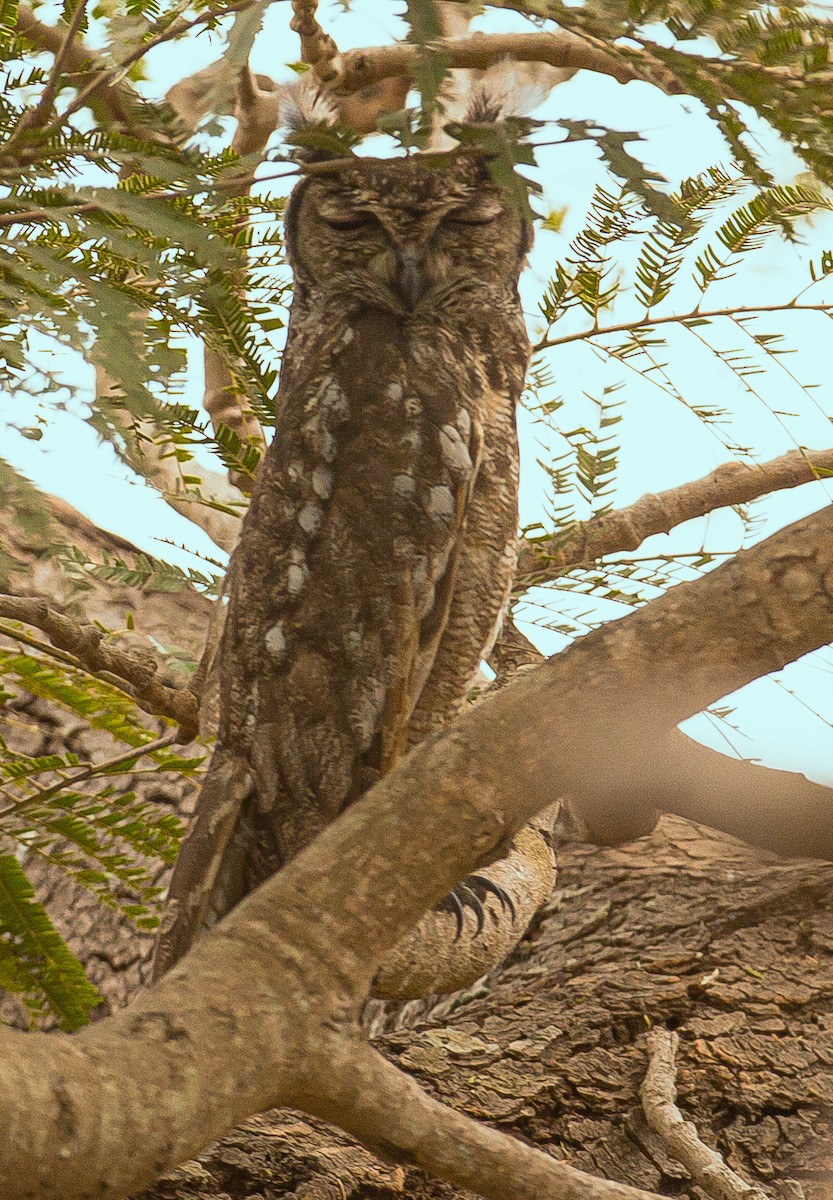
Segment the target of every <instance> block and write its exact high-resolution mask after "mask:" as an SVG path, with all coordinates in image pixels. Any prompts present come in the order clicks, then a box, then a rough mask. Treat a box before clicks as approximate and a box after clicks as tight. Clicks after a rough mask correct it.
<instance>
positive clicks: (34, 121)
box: [7, 0, 87, 145]
mask: <svg viewBox="0 0 833 1200" xmlns="http://www.w3.org/2000/svg"><path fill="white" fill-rule="evenodd" d="M86 11H87V0H76V2H75V10H74V12H73V14H72V19H71V21H70V22H69V25H68V26H67V28H66V31H65V32H64V39H63V41H62V42H61V44H60V46H58V48H57V50H56V51H55V58H54V61H53V63H52V69H51V71H50V72H49V78H48V79H47V81H46V84H45V85H44V89H43V91H42V92H41V94H40V98H39V99H38V102H37V104H36V105H35V107H34V108H32V109H29V110H28V111H27V112H26V113H25V114H24V117H23V119H22V121H21V123H20V125H19V127H18V129H16V130H14V131H13V133H12V134H11V137H10V138H9V141H10V142H12V141H14V140H15V138H16V137H17V136H18V132H21V133H22V132H23V131H24V130H27V131H28V130H30V129H40V128H41V126H43V125H45V124H46V122H47V121H48V120H49V118H50V115H51V113H52V106H53V104H54V102H55V97H56V95H57V94H58V88H59V87H60V84H61V76H62V74H63V70H64V67H65V65H66V64H67V62H68V59H69V56H70V50H71V48H72V45H73V42H74V41H75V36H76V34H77V33H78V30H79V29H80V28H81V24H82V22H83V20H84V16H85V14H86ZM7 145H8V143H7Z"/></svg>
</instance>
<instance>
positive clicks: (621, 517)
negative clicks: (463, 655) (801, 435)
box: [517, 449, 833, 586]
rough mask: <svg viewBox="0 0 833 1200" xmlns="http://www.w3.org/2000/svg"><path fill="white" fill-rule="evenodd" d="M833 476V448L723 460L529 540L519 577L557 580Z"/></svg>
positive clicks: (520, 559) (520, 556)
mask: <svg viewBox="0 0 833 1200" xmlns="http://www.w3.org/2000/svg"><path fill="white" fill-rule="evenodd" d="M830 476H833V449H829V450H791V451H790V452H789V453H788V454H783V455H781V457H780V458H773V459H771V460H770V461H769V462H766V463H759V464H756V465H749V464H748V463H743V462H729V463H723V464H721V466H719V467H717V468H716V469H715V470H714V471H712V472H711V473H710V474H708V475H704V476H703V477H702V478H701V479H695V480H693V481H692V482H691V483H685V484H683V485H682V486H681V487H677V488H669V489H668V491H666V492H660V493H658V494H653V493H650V492H649V493H648V494H647V495H645V496H642V497H641V498H640V499H639V500H637V501H636V503H635V504H631V505H629V506H628V507H627V508H622V509H619V510H618V511H614V512H610V513H605V515H604V516H601V517H593V518H592V519H591V520H589V521H582V522H580V523H578V524H576V525H575V526H574V527H573V528H572V529H570V530H569V531H567V533H566V534H565V535H564V536H561V537H558V536H556V537H554V538H552V539H550V540H549V541H546V542H529V541H527V542H525V543H524V544H523V545H522V547H521V549H520V552H519V554H518V574H517V578H518V581H519V582H520V583H521V584H523V585H525V586H531V585H532V584H533V583H535V582H542V581H544V580H547V579H555V578H557V577H558V575H560V574H561V573H563V572H564V571H566V570H568V569H569V568H570V567H575V566H579V565H581V564H590V563H593V562H597V561H598V560H599V559H600V558H604V557H605V555H607V554H616V553H618V552H620V551H628V550H636V549H638V547H639V546H641V545H642V543H643V542H644V541H645V539H646V538H649V537H653V536H654V535H655V534H657V533H668V532H669V531H670V530H672V529H674V528H675V527H676V526H677V525H681V524H682V523H683V522H684V521H691V520H693V519H694V518H695V517H703V516H705V515H706V514H707V513H710V512H714V511H715V509H718V508H727V507H729V506H730V505H732V504H748V503H749V502H750V501H752V500H756V499H757V498H758V497H759V496H765V495H768V494H769V493H770V492H776V491H781V490H785V489H787V488H794V487H800V486H801V485H802V484H805V483H812V482H813V481H815V480H820V479H826V478H829V477H830Z"/></svg>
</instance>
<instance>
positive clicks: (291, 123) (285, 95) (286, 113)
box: [278, 73, 338, 133]
mask: <svg viewBox="0 0 833 1200" xmlns="http://www.w3.org/2000/svg"><path fill="white" fill-rule="evenodd" d="M278 115H279V117H280V123H281V125H283V126H284V127H285V128H286V129H288V130H289V131H290V133H298V132H301V131H303V130H305V129H309V128H310V127H320V126H325V127H327V126H333V125H335V124H336V123H337V121H338V109H337V108H336V106H335V104H334V103H333V99H332V96H330V95H328V94H327V92H326V91H325V90H324V89H323V88H322V87H321V85H320V84H319V83H318V82H317V80H316V79H315V78H313V77H312V76H311V73H309V74H305V75H303V76H302V77H301V78H300V79H299V80H298V81H297V83H288V84H286V85H285V86H284V87H282V88H281V89H280V96H279V100H278Z"/></svg>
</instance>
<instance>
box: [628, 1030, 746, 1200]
mask: <svg viewBox="0 0 833 1200" xmlns="http://www.w3.org/2000/svg"><path fill="white" fill-rule="evenodd" d="M679 1042H680V1039H679V1037H678V1035H677V1034H676V1033H671V1032H670V1031H669V1030H667V1029H660V1028H658V1029H653V1030H651V1032H650V1033H649V1034H648V1052H649V1054H650V1058H649V1060H648V1069H647V1071H646V1072H645V1079H644V1081H643V1083H642V1087H641V1088H640V1096H641V1097H642V1109H643V1111H644V1113H645V1117H646V1120H647V1122H648V1124H649V1125H650V1127H651V1129H653V1131H654V1133H656V1134H657V1135H658V1136H659V1137H661V1138H662V1140H663V1142H664V1143H665V1148H666V1150H667V1151H668V1153H669V1154H670V1155H671V1157H672V1158H675V1159H676V1160H677V1162H679V1163H682V1165H683V1166H684V1167H685V1168H686V1170H687V1171H689V1172H690V1174H691V1177H692V1179H693V1180H694V1182H695V1183H696V1184H697V1185H698V1186H699V1187H701V1188H702V1189H703V1191H704V1192H705V1193H706V1195H707V1196H711V1197H713V1200H767V1194H766V1192H765V1191H764V1190H763V1189H762V1188H756V1187H753V1186H752V1185H751V1184H749V1183H746V1181H745V1180H743V1179H741V1177H740V1175H737V1174H735V1172H734V1171H733V1170H732V1169H731V1168H730V1167H728V1166H727V1165H726V1163H725V1162H724V1161H723V1159H722V1158H721V1156H720V1155H719V1154H718V1153H717V1152H716V1151H715V1150H712V1149H710V1148H709V1147H708V1146H707V1145H706V1144H705V1142H702V1141H701V1140H700V1138H699V1136H698V1134H697V1128H696V1126H695V1125H693V1124H692V1123H691V1121H686V1120H685V1118H684V1117H683V1114H682V1113H681V1112H680V1110H679V1108H677V1104H676V1100H677V1087H676V1083H675V1079H676V1074H677V1070H676V1064H675V1061H674V1060H675V1057H676V1053H677V1047H678V1045H679Z"/></svg>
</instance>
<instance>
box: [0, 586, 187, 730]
mask: <svg viewBox="0 0 833 1200" xmlns="http://www.w3.org/2000/svg"><path fill="white" fill-rule="evenodd" d="M0 617H5V618H6V619H7V620H10V621H22V622H23V623H24V624H26V625H33V626H34V627H35V628H36V629H40V630H42V631H43V632H44V633H45V634H46V635H47V637H48V638H49V640H50V641H51V642H53V643H54V645H55V646H57V647H58V648H59V649H60V650H66V651H68V652H69V653H70V654H72V655H74V656H75V658H77V659H78V661H79V663H81V665H82V667H83V668H84V670H85V671H88V672H89V673H90V674H91V675H98V674H100V673H101V672H107V673H108V674H111V675H115V676H117V677H118V678H119V679H123V680H125V681H126V682H127V683H128V684H130V687H131V689H132V691H131V694H132V696H133V698H134V699H135V701H136V703H137V704H138V705H139V707H140V708H143V709H144V711H145V712H149V713H152V714H153V715H154V716H164V717H167V718H168V719H169V720H172V721H176V722H178V724H179V730H178V731H177V733H176V734H175V735H173V736H174V739H175V740H177V741H180V742H190V741H191V740H192V739H193V738H194V737H195V735H196V731H197V724H198V709H197V701H196V698H195V697H194V696H193V694H192V693H191V692H189V691H188V690H187V689H185V688H174V687H169V686H168V685H167V684H164V683H160V682H159V680H158V679H156V672H157V670H158V664H157V663H156V661H155V660H154V659H153V658H151V657H150V656H149V655H145V654H139V653H137V652H136V651H134V650H117V649H115V648H114V647H112V646H108V645H107V644H106V642H105V640H104V638H105V635H104V633H103V631H102V630H101V629H99V628H98V627H97V626H96V625H79V624H78V623H77V622H76V621H73V620H71V619H70V618H69V617H66V616H64V614H63V613H60V612H57V611H56V610H55V609H51V608H49V607H48V606H47V605H46V604H44V603H42V602H41V601H38V600H30V599H19V598H18V597H16V596H7V595H0Z"/></svg>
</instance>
